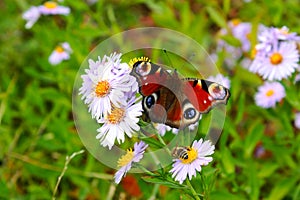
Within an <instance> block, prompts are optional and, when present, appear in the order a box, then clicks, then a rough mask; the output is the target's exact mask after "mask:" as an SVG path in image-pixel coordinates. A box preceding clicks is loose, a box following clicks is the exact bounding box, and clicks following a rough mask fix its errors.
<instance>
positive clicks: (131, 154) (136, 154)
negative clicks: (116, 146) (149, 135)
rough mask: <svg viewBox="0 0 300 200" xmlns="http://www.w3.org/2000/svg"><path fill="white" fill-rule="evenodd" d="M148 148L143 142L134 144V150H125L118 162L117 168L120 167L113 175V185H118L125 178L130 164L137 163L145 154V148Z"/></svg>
mask: <svg viewBox="0 0 300 200" xmlns="http://www.w3.org/2000/svg"><path fill="white" fill-rule="evenodd" d="M147 147H148V145H147V144H145V143H144V142H143V141H141V142H139V143H137V142H136V143H135V144H134V149H133V150H132V149H131V148H130V149H128V150H127V153H126V155H123V156H122V157H121V158H120V159H119V160H118V166H119V167H121V168H120V169H119V170H118V171H117V172H116V174H115V176H114V178H115V183H117V184H119V183H120V181H121V179H122V178H123V177H125V176H126V173H127V172H128V171H129V170H130V169H131V167H132V163H134V162H135V163H137V162H139V161H140V160H141V159H142V158H143V156H144V153H145V150H146V148H147Z"/></svg>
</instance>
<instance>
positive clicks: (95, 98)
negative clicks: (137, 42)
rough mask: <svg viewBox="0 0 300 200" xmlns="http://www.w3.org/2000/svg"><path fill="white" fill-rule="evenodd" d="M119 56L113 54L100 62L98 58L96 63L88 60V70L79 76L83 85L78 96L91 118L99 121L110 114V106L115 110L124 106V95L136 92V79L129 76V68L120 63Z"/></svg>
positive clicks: (125, 97) (125, 98)
mask: <svg viewBox="0 0 300 200" xmlns="http://www.w3.org/2000/svg"><path fill="white" fill-rule="evenodd" d="M121 55H122V54H116V53H114V54H111V55H110V56H109V57H108V56H104V57H103V59H102V60H101V58H100V57H98V60H97V61H96V62H94V61H93V60H91V59H90V60H89V69H86V70H85V72H86V74H84V75H82V76H81V78H82V79H83V83H82V87H81V88H80V89H79V94H82V99H84V103H85V104H88V107H89V112H90V113H91V114H92V117H93V118H96V119H100V118H102V117H103V116H104V115H107V114H110V113H111V109H112V104H113V105H114V106H115V107H116V108H120V106H121V105H126V100H127V96H126V95H125V94H127V93H129V92H134V91H135V90H137V82H136V79H135V78H134V77H133V76H131V75H129V72H130V71H129V70H127V69H129V66H128V65H127V64H126V63H121V59H120V57H121Z"/></svg>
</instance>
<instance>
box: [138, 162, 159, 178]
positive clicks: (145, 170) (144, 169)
mask: <svg viewBox="0 0 300 200" xmlns="http://www.w3.org/2000/svg"><path fill="white" fill-rule="evenodd" d="M133 164H134V165H135V166H136V167H138V168H139V169H141V170H142V171H144V172H145V173H146V174H148V175H151V176H157V174H155V173H153V172H151V171H149V170H148V169H146V168H145V167H144V166H142V165H140V164H139V163H133Z"/></svg>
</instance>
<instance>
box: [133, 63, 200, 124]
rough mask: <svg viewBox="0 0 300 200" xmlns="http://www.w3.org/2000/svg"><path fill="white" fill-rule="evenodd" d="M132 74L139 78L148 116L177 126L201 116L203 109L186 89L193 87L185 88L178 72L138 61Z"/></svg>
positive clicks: (159, 121) (153, 120)
mask: <svg viewBox="0 0 300 200" xmlns="http://www.w3.org/2000/svg"><path fill="white" fill-rule="evenodd" d="M131 74H132V75H133V76H135V77H136V78H137V80H138V83H139V86H140V93H141V94H142V95H143V103H142V104H143V109H144V111H145V112H144V113H145V115H146V116H147V117H146V118H148V119H150V120H151V121H152V122H156V123H164V124H167V125H169V126H171V127H174V128H184V127H186V126H188V125H190V124H193V123H195V122H197V121H198V120H199V117H200V112H199V111H198V110H197V109H195V108H194V106H193V104H192V103H191V102H190V101H189V99H188V98H187V96H186V95H185V94H184V92H183V90H184V89H189V90H190V91H191V90H192V89H193V88H192V87H191V86H189V87H190V88H189V87H185V88H184V83H185V82H184V81H183V80H181V79H180V78H179V77H178V74H177V73H176V72H174V73H173V74H171V73H169V72H168V71H167V70H165V69H164V68H162V67H160V66H159V65H156V64H153V63H150V62H145V61H138V62H136V63H135V64H134V65H133V69H132V73H131Z"/></svg>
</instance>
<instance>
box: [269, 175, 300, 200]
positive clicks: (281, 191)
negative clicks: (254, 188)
mask: <svg viewBox="0 0 300 200" xmlns="http://www.w3.org/2000/svg"><path fill="white" fill-rule="evenodd" d="M298 179H299V177H298V176H293V177H288V178H285V179H283V180H281V181H279V182H276V185H275V187H274V188H273V189H272V191H271V193H270V195H269V197H268V198H267V200H276V199H283V198H284V197H285V196H286V195H287V194H288V193H289V192H290V191H291V190H292V188H293V187H294V186H295V185H296V182H297V181H298Z"/></svg>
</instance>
